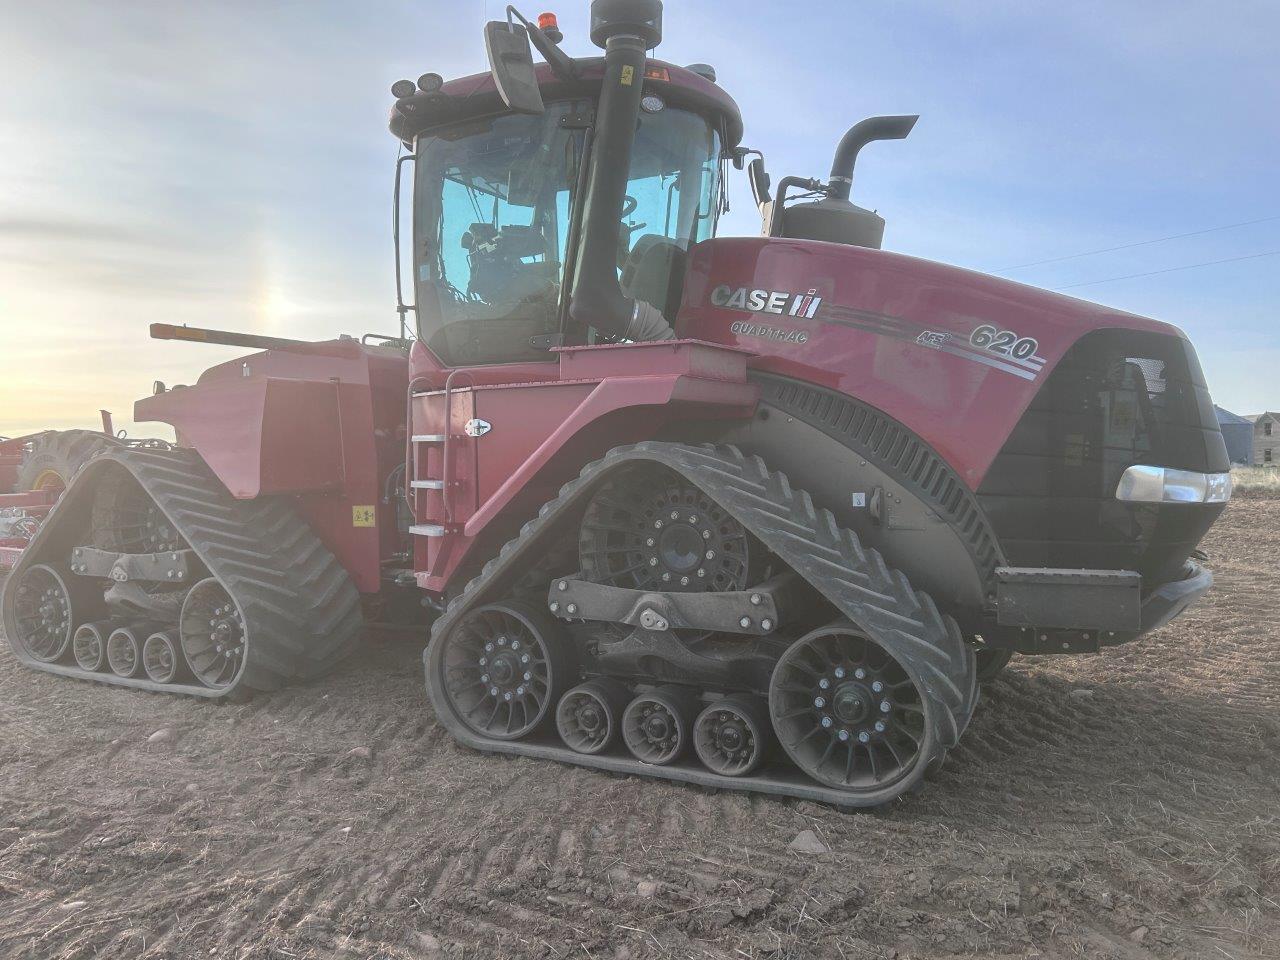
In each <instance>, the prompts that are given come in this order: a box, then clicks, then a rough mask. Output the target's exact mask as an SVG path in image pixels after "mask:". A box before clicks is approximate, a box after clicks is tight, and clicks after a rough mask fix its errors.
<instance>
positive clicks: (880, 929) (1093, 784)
mask: <svg viewBox="0 0 1280 960" xmlns="http://www.w3.org/2000/svg"><path fill="white" fill-rule="evenodd" d="M1206 547H1207V549H1208V550H1209V551H1210V553H1211V554H1212V556H1213V563H1212V566H1213V567H1214V570H1215V572H1216V573H1217V576H1218V586H1217V589H1216V590H1215V591H1214V592H1213V594H1212V595H1211V596H1210V597H1209V598H1208V599H1207V600H1206V601H1205V602H1203V603H1202V604H1201V605H1199V606H1198V607H1196V608H1194V609H1193V610H1192V611H1190V612H1189V613H1188V614H1186V615H1185V616H1184V617H1183V618H1182V619H1181V620H1179V621H1178V622H1176V623H1175V624H1174V625H1172V626H1171V627H1170V628H1167V629H1165V630H1163V631H1161V632H1159V633H1158V634H1156V635H1154V636H1152V637H1149V638H1147V639H1146V640H1144V641H1140V642H1139V643H1138V644H1136V645H1134V646H1132V647H1131V648H1129V649H1120V650H1114V651H1111V652H1108V653H1106V654H1104V655H1101V656H1098V657H1092V658H1073V659H1051V660H1046V661H1032V660H1021V661H1015V663H1014V665H1013V666H1012V667H1011V668H1010V669H1009V670H1008V671H1007V672H1006V674H1005V675H1004V676H1003V677H1002V678H1001V679H999V680H997V681H996V682H994V683H992V684H990V685H989V686H988V688H987V689H986V690H985V692H984V695H983V702H982V703H981V704H980V706H979V708H978V712H977V715H976V717H975V719H974V721H973V725H972V726H971V727H970V729H969V731H968V733H967V734H966V737H965V740H964V743H963V745H962V746H961V748H960V749H958V750H956V751H955V752H953V753H952V755H951V757H950V758H949V759H948V762H947V764H946V766H945V768H944V769H943V771H942V772H941V773H940V775H939V777H938V778H937V779H936V780H935V781H933V782H932V783H930V784H929V786H928V788H927V789H926V791H925V792H924V793H923V794H922V795H919V796H914V797H911V798H908V799H906V800H904V801H902V802H899V803H897V804H894V805H893V806H891V807H889V808H887V809H883V810H880V811H877V812H874V813H863V814H847V813H839V812H837V811H834V810H831V809H828V808H825V807H822V806H818V805H815V804H812V803H804V802H794V801H788V800H775V799H766V798H750V797H744V796H740V795H735V794H727V793H726V794H713V793H708V792H705V791H700V790H698V789H693V788H688V787H682V786H675V785H669V784H665V783H661V782H657V781H652V782H649V781H642V780H639V779H635V778H625V779H624V778H616V777H611V776H608V775H603V774H597V773H591V772H587V771H585V770H580V769H575V768H568V767H562V766H558V765H546V764H539V763H536V762H533V761H529V760H515V759H507V758H492V757H486V756H482V755H479V754H475V753H471V752H469V751H466V750H464V749H461V748H458V747H456V746H454V745H453V744H452V742H451V741H450V740H449V738H448V737H447V736H446V735H445V734H444V732H443V730H442V729H441V728H440V726H439V725H438V724H437V723H436V722H435V719H434V718H433V716H432V714H431V712H430V710H429V708H428V707H427V704H426V702H425V698H424V694H423V690H422V683H421V674H420V667H419V659H418V648H417V644H416V643H414V642H413V641H412V640H406V639H404V638H403V637H400V638H394V637H383V638H380V639H377V640H375V641H374V642H373V643H372V646H371V649H370V653H369V655H368V657H367V659H366V661H365V662H363V663H361V664H359V665H358V666H357V667H356V668H355V669H354V670H353V672H349V673H346V674H344V675H342V676H340V677H336V678H333V679H330V680H327V681H325V682H321V683H316V684H314V685H311V686H308V687H302V688H294V689H291V690H288V691H285V692H282V693H280V694H278V695H274V696H268V697H261V698H259V699H257V700H255V701H252V702H251V703H248V704H243V705H216V704H214V705H211V704H207V703H197V702H194V701H188V700H180V699H173V698H169V697H165V696H161V695H153V694H142V693H135V692H130V691H123V690H116V689H112V688H108V687H97V686H93V685H89V684H84V683H78V682H74V681H67V680H60V679H57V678H54V677H50V676H45V675H40V674H33V673H29V672H26V671H25V670H22V669H21V668H19V667H18V666H17V665H16V663H15V661H14V660H13V657H12V655H11V653H10V652H9V649H8V646H7V644H6V645H2V647H0V958H2V960H10V958H15V960H17V958H38V960H46V958H72V957H75V958H90V957H110V958H116V957H121V958H142V957H145V958H195V957H205V958H207V957H228V958H277V957H279V958H293V957H299V958H304V957H305V958H329V957H340V958H360V960H367V958H432V957H471V958H489V957H580V958H598V960H603V958H633V960H640V958H648V957H708V958H757V957H759V958H808V957H821V958H828V957H830V958H846V960H854V958H868V957H874V958H889V957H894V958H900V960H905V958H941V957H971V956H982V957H1003V958H1012V957H1046V958H1057V957H1089V958H1119V960H1140V958H1151V957H1158V958H1188V960H1192V958H1194V960H1208V958H1235V960H1245V958H1264V957H1265V958H1280V803H1278V802H1277V800H1278V793H1277V784H1278V783H1280V618H1278V617H1277V612H1278V610H1280V607H1278V605H1277V596H1276V589H1277V586H1278V585H1280V501H1268V500H1241V501H1238V502H1236V503H1234V504H1233V505H1232V506H1231V507H1230V509H1229V511H1228V513H1227V514H1226V517H1225V518H1224V520H1223V521H1222V522H1221V523H1220V524H1219V525H1218V527H1217V528H1216V529H1215V530H1214V532H1213V533H1212V534H1211V536H1210V538H1209V541H1208V543H1207V544H1206ZM805 830H809V831H812V832H813V833H814V834H815V835H816V837H817V838H818V840H819V841H820V843H821V845H822V846H824V847H826V848H828V850H829V852H825V853H824V852H807V853H799V852H795V851H793V850H792V849H790V848H789V845H790V844H791V843H792V841H793V840H794V839H795V838H796V836H797V835H798V834H800V833H801V832H802V831H805Z"/></svg>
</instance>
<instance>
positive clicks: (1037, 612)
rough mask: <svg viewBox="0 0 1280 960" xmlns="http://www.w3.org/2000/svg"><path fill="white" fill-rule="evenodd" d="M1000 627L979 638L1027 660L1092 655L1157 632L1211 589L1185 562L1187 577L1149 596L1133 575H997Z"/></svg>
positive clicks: (1015, 571) (1010, 571)
mask: <svg viewBox="0 0 1280 960" xmlns="http://www.w3.org/2000/svg"><path fill="white" fill-rule="evenodd" d="M996 578H997V585H996V597H997V605H996V624H995V627H994V629H988V630H983V631H980V632H982V634H983V637H984V639H985V640H986V641H987V642H988V643H989V644H990V645H991V646H996V647H1009V648H1011V649H1014V650H1017V651H1018V652H1019V653H1025V654H1044V653H1087V652H1094V651H1097V650H1099V649H1101V648H1102V647H1111V646H1117V645H1119V644H1122V643H1128V642H1129V641H1130V640H1133V639H1135V638H1136V637H1139V636H1141V635H1143V634H1144V633H1149V632H1150V631H1152V630H1156V629H1159V628H1160V627H1163V626H1164V625H1165V624H1167V623H1169V621H1171V620H1172V619H1173V618H1174V617H1176V616H1178V615H1179V614H1180V613H1182V611H1184V610H1186V609H1187V607H1189V606H1191V605H1192V604H1193V603H1195V602H1196V601H1197V600H1199V599H1200V598H1201V597H1202V596H1204V595H1205V594H1206V593H1207V592H1208V591H1209V588H1210V587H1212V586H1213V574H1211V573H1210V572H1209V571H1208V570H1206V569H1205V568H1204V567H1202V566H1201V565H1200V564H1198V563H1195V562H1194V561H1191V560H1188V561H1187V562H1186V564H1185V565H1184V566H1183V568H1182V576H1180V577H1179V578H1178V579H1176V580H1171V581H1170V582H1168V583H1164V584H1161V585H1160V586H1158V587H1156V588H1155V589H1154V590H1152V591H1150V592H1149V593H1144V591H1143V589H1142V586H1143V584H1142V577H1141V576H1140V575H1139V574H1138V573H1136V572H1135V571H1132V570H1063V569H1048V568H1028V567H1001V568H999V569H997V570H996Z"/></svg>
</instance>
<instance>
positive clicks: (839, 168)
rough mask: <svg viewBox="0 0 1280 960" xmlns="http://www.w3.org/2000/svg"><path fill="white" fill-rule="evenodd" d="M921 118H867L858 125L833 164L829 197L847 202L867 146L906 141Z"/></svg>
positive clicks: (840, 148) (838, 148) (855, 125)
mask: <svg viewBox="0 0 1280 960" xmlns="http://www.w3.org/2000/svg"><path fill="white" fill-rule="evenodd" d="M919 119H920V117H919V115H918V114H917V115H916V116H909V117H868V118H867V119H866V120H863V121H862V122H861V123H856V124H854V125H853V127H851V128H850V130H849V132H848V133H846V134H845V135H844V137H843V138H841V140H840V145H839V146H838V147H836V157H835V160H834V161H833V162H832V164H831V187H830V189H829V190H828V191H827V196H829V197H831V198H832V199H833V200H848V199H849V194H850V193H851V192H852V191H853V167H854V164H856V163H857V162H858V153H859V152H860V151H861V150H862V148H863V147H865V146H866V145H867V144H868V143H872V142H873V141H876V140H903V139H906V136H907V134H909V133H910V132H911V129H912V128H913V127H914V126H915V125H916V121H917V120H919Z"/></svg>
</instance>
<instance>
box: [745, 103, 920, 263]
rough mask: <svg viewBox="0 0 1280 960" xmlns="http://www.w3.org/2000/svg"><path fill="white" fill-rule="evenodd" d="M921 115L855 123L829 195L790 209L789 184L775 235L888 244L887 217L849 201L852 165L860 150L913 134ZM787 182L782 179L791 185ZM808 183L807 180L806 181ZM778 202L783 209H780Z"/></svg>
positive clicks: (843, 144) (837, 158)
mask: <svg viewBox="0 0 1280 960" xmlns="http://www.w3.org/2000/svg"><path fill="white" fill-rule="evenodd" d="M919 119H920V118H919V116H907V117H869V118H867V119H866V120H863V121H862V122H861V123H856V124H854V125H853V127H851V128H850V130H849V132H848V133H846V134H845V135H844V137H842V138H841V140H840V145H839V146H838V147H837V148H836V156H835V160H834V161H833V162H832V164H831V182H830V184H828V185H827V186H826V188H825V190H824V192H825V194H826V196H824V197H823V198H822V199H821V200H818V201H815V202H814V203H801V204H797V205H795V206H793V207H786V206H785V204H784V203H783V201H784V200H785V197H784V195H783V194H784V193H785V188H784V189H783V190H781V191H780V192H779V196H778V205H775V208H774V210H775V213H774V217H775V222H774V223H773V224H772V225H771V227H770V231H771V234H772V235H773V236H781V237H790V238H792V239H796V240H823V241H826V242H827V243H843V244H845V245H847V246H853V247H871V248H873V249H876V250H879V249H880V247H881V246H882V245H883V243H884V218H883V217H881V216H880V215H879V214H878V213H876V212H875V211H874V210H866V209H864V208H863V207H859V206H857V205H856V204H853V203H850V202H849V194H850V193H851V192H852V190H853V168H854V165H855V164H856V163H857V162H858V154H859V153H860V152H861V151H862V148H863V147H865V146H866V145H867V144H868V143H872V142H874V141H876V140H901V139H903V138H904V137H906V136H907V134H909V133H910V132H911V129H912V128H913V127H914V126H915V125H916V121H917V120H919ZM787 182H788V181H785V180H784V181H783V183H784V184H786V183H787ZM801 185H802V186H804V185H805V182H803V181H802V182H801ZM779 206H781V207H782V209H781V210H779Z"/></svg>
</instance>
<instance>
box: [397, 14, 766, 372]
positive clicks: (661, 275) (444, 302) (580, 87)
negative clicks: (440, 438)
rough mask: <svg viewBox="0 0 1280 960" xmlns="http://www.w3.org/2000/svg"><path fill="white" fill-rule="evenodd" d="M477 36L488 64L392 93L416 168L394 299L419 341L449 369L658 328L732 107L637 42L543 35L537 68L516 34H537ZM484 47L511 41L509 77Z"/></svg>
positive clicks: (735, 130) (699, 234) (710, 199)
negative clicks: (561, 43)
mask: <svg viewBox="0 0 1280 960" xmlns="http://www.w3.org/2000/svg"><path fill="white" fill-rule="evenodd" d="M543 22H544V23H545V20H544V21H543ZM488 36H489V37H490V55H491V62H492V63H493V64H494V69H493V70H492V71H491V72H490V73H488V74H482V75H477V76H473V77H468V78H465V79H461V80H457V81H453V82H450V83H445V82H443V81H442V80H441V79H440V78H439V77H437V76H436V75H434V74H427V75H425V76H424V77H422V78H421V79H420V80H419V82H418V83H417V84H411V83H409V82H408V81H401V84H403V85H404V86H401V85H397V88H394V89H393V92H394V93H396V94H397V95H399V98H398V100H397V102H396V106H395V109H394V111H393V114H392V120H391V129H392V132H393V133H395V134H396V136H397V137H399V138H400V140H401V141H402V142H403V143H404V144H405V145H406V146H407V147H408V148H410V150H411V155H410V156H409V157H406V158H404V160H406V161H411V162H412V164H413V167H414V171H413V205H412V210H413V213H412V220H413V223H412V255H411V256H410V255H408V253H407V251H405V252H402V255H403V258H404V263H405V266H406V267H410V266H411V269H412V284H405V285H404V287H405V288H409V287H411V289H412V296H413V306H411V307H404V308H403V309H405V310H406V311H411V312H414V313H415V314H416V320H417V335H418V339H419V340H420V341H421V342H422V343H423V344H424V345H425V346H426V347H428V348H429V349H430V350H431V351H432V353H434V354H435V355H436V356H437V357H438V358H439V359H440V361H442V363H443V364H444V365H445V366H448V367H459V366H471V365H476V364H493V363H512V362H519V361H537V360H551V359H553V358H554V354H551V353H549V352H548V351H549V350H551V349H552V348H554V347H557V346H562V345H580V344H588V343H597V342H618V341H626V340H643V339H662V338H664V337H669V336H671V333H670V329H671V325H672V324H673V323H674V321H675V319H676V310H677V308H678V305H679V302H680V294H681V290H682V287H683V278H684V267H685V262H686V258H687V253H688V250H689V248H690V247H691V246H692V245H693V244H695V243H697V242H699V241H701V240H706V239H708V238H710V237H712V236H713V235H714V233H715V229H716V222H717V219H718V217H719V215H720V212H721V209H722V206H723V194H722V170H723V165H724V162H725V160H726V159H727V158H728V157H729V156H730V154H729V151H730V150H731V148H732V147H735V146H736V145H737V143H738V140H739V139H740V138H741V134H742V120H741V116H740V114H739V111H738V108H737V105H736V104H735V103H734V102H733V100H732V99H731V98H730V97H729V96H728V95H727V94H725V93H724V92H723V91H721V90H720V88H719V87H718V86H716V84H715V82H714V76H715V75H714V71H712V70H711V69H710V68H709V67H705V66H701V65H699V66H696V67H694V68H692V69H684V68H680V67H677V66H675V65H673V64H667V63H663V62H661V61H656V60H649V59H647V57H646V51H647V49H648V45H649V44H648V41H647V40H641V41H638V42H637V41H635V40H634V38H631V41H632V44H633V48H632V49H631V50H630V51H628V50H626V49H625V48H626V46H627V44H626V42H625V41H624V42H623V44H622V46H623V48H624V49H623V52H622V56H621V57H619V56H618V52H617V50H616V49H614V50H613V53H612V54H611V55H610V56H612V57H613V58H614V60H618V59H622V60H627V59H628V57H627V54H628V53H630V54H631V56H630V61H629V62H624V63H617V62H613V61H611V59H610V56H606V57H605V58H592V59H579V60H570V59H569V58H568V57H567V56H565V55H564V54H562V53H560V51H559V49H558V47H555V46H550V50H551V51H552V53H551V55H550V56H549V57H548V60H549V62H548V63H546V64H541V65H537V66H535V65H534V64H533V62H532V56H531V54H530V53H529V51H528V43H529V39H531V38H532V39H534V42H535V43H536V44H537V45H538V46H539V48H540V49H541V48H542V47H543V46H544V45H550V43H551V41H549V40H548V39H547V32H544V31H542V30H541V29H540V28H539V27H535V26H533V25H532V24H527V23H516V22H514V21H512V22H510V23H504V22H495V23H493V24H490V25H489V31H488ZM539 37H540V39H539ZM495 38H496V39H495ZM512 38H514V40H513V39H512ZM495 43H497V44H503V45H505V47H504V49H506V50H508V51H509V49H510V48H511V46H512V45H513V43H514V46H515V48H516V51H517V54H518V56H516V57H515V64H516V69H515V72H514V73H513V68H512V66H511V64H512V57H511V56H510V55H509V54H508V55H503V54H497V55H495V51H494V45H495ZM609 43H615V41H613V40H608V39H606V40H605V42H604V43H602V46H603V45H607V44H609ZM522 47H523V50H522V49H521V48H522ZM616 47H617V44H616V43H615V48H616ZM557 55H558V56H557ZM695 71H697V72H695ZM518 83H524V87H523V88H519V87H517V86H516V85H517V84H518ZM513 89H514V91H515V92H514V93H513ZM633 117H634V119H631V118H633ZM402 166H403V163H402ZM398 211H399V205H397V214H398ZM397 235H399V231H397ZM402 294H404V295H407V294H408V290H407V289H405V290H403V291H402ZM402 303H403V300H402ZM637 321H638V322H637Z"/></svg>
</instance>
